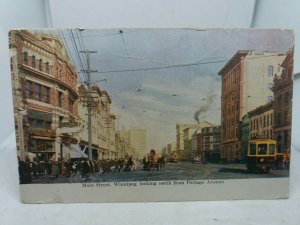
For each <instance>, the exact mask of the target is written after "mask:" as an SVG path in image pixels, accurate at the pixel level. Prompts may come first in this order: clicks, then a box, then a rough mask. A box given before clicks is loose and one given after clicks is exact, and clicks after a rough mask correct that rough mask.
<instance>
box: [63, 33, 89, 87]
mask: <svg viewBox="0 0 300 225" xmlns="http://www.w3.org/2000/svg"><path fill="white" fill-rule="evenodd" d="M58 35H59V37H60V39H61V40H62V41H63V43H64V45H65V46H66V49H67V51H68V53H69V55H70V58H71V61H72V63H73V65H74V66H75V68H76V64H75V60H74V59H73V56H72V54H71V51H70V48H69V46H68V43H67V41H66V39H65V38H64V34H63V32H62V31H60V30H58ZM78 77H79V81H80V82H81V83H82V82H83V81H82V78H81V77H80V76H78Z"/></svg>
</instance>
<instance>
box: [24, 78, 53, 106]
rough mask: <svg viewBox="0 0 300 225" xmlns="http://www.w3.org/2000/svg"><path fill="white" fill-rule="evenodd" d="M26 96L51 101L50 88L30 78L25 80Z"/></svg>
mask: <svg viewBox="0 0 300 225" xmlns="http://www.w3.org/2000/svg"><path fill="white" fill-rule="evenodd" d="M25 97H26V98H30V99H34V100H36V101H39V102H45V103H50V88H49V87H47V86H44V85H41V84H38V83H35V82H32V81H29V80H26V81H25Z"/></svg>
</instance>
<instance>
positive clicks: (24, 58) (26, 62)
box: [23, 52, 28, 65]
mask: <svg viewBox="0 0 300 225" xmlns="http://www.w3.org/2000/svg"><path fill="white" fill-rule="evenodd" d="M23 63H24V64H25V65H28V53H27V52H24V53H23Z"/></svg>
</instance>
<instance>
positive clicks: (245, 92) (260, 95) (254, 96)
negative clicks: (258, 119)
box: [219, 50, 285, 161]
mask: <svg viewBox="0 0 300 225" xmlns="http://www.w3.org/2000/svg"><path fill="white" fill-rule="evenodd" d="M284 58H285V54H278V53H272V52H264V53H262V54H257V53H256V52H254V51H249V50H246V51H245V50H239V51H238V52H237V53H236V54H235V55H234V56H233V57H232V58H231V59H230V60H229V61H228V62H227V63H226V65H225V66H224V67H223V68H222V69H221V70H220V72H219V75H220V76H221V77H222V94H221V109H222V111H221V129H222V130H221V134H222V135H221V140H222V141H221V159H222V160H223V161H238V160H240V159H241V154H240V150H241V137H240V133H241V131H240V121H241V120H242V117H243V116H244V115H245V114H247V112H249V111H251V110H253V109H255V108H256V107H259V106H261V105H265V104H266V103H268V102H271V101H272V100H273V92H272V90H271V89H272V87H273V79H274V77H275V75H276V74H280V73H281V67H280V64H281V63H282V61H283V60H284Z"/></svg>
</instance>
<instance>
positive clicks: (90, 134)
mask: <svg viewBox="0 0 300 225" xmlns="http://www.w3.org/2000/svg"><path fill="white" fill-rule="evenodd" d="M80 53H85V54H86V61H87V70H86V71H83V72H86V73H87V87H88V92H89V93H88V99H87V110H88V142H89V146H88V147H89V155H88V157H89V160H92V159H93V152H92V102H93V97H92V96H91V93H92V90H91V73H92V72H96V71H92V70H91V66H90V53H97V51H90V50H86V51H80Z"/></svg>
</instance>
